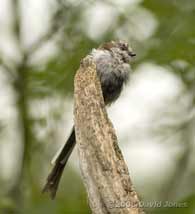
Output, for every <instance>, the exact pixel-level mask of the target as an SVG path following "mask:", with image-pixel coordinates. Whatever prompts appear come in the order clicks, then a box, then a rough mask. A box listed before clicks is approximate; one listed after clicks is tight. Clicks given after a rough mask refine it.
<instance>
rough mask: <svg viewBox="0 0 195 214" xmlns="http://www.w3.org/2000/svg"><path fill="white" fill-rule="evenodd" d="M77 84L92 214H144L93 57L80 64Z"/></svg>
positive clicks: (82, 156)
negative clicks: (113, 124)
mask: <svg viewBox="0 0 195 214" xmlns="http://www.w3.org/2000/svg"><path fill="white" fill-rule="evenodd" d="M74 84H75V86H74V87H75V108H74V117H75V132H76V141H77V144H78V153H79V159H80V168H81V172H82V179H83V181H84V184H85V187H86V190H87V194H88V199H89V205H90V208H91V210H92V213H94V214H105V213H117V214H119V213H131V214H138V213H139V214H140V213H144V212H143V211H142V209H140V208H139V199H138V196H137V193H136V192H135V190H134V189H133V186H132V183H131V180H130V177H129V172H128V168H127V166H126V164H125V162H124V159H123V156H122V153H121V151H120V149H119V147H118V144H117V137H116V134H115V131H114V128H113V126H112V123H111V122H110V120H109V118H108V116H107V113H106V109H105V105H104V100H103V96H102V91H101V85H100V82H99V79H98V77H97V74H96V66H95V63H94V62H93V60H92V58H91V57H90V56H88V57H86V58H85V59H84V60H83V61H82V62H81V66H80V68H79V70H78V71H77V74H76V76H75V83H74Z"/></svg>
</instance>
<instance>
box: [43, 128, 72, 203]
mask: <svg viewBox="0 0 195 214" xmlns="http://www.w3.org/2000/svg"><path fill="white" fill-rule="evenodd" d="M75 143H76V139H75V130H74V127H73V129H72V132H71V135H70V137H69V138H68V140H67V142H66V144H65V145H64V147H63V149H62V151H61V152H60V154H59V156H58V157H57V159H56V161H55V163H54V167H53V169H52V171H51V172H50V174H49V176H48V177H47V182H46V184H45V186H44V188H43V192H49V193H50V196H51V198H52V199H54V198H55V196H56V192H57V189H58V185H59V182H60V178H61V176H62V173H63V170H64V167H65V166H66V163H67V161H68V158H69V157H70V154H71V153H72V150H73V148H74V146H75Z"/></svg>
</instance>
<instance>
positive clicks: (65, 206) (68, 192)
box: [0, 0, 195, 214]
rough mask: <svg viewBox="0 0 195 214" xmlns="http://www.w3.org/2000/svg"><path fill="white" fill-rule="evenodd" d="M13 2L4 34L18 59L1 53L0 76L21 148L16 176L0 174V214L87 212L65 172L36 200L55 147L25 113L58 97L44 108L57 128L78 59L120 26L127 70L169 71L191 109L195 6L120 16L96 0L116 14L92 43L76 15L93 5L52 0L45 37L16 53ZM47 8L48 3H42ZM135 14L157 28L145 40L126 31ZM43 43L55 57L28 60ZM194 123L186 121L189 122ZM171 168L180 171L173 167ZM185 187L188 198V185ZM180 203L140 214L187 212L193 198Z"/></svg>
mask: <svg viewBox="0 0 195 214" xmlns="http://www.w3.org/2000/svg"><path fill="white" fill-rule="evenodd" d="M21 2H22V1H21ZM21 2H20V1H19V0H13V1H10V3H11V5H12V7H11V10H12V25H11V30H10V31H11V34H12V35H13V37H15V41H16V43H17V46H18V49H19V53H20V59H19V60H15V59H10V58H7V57H6V56H4V55H3V53H2V54H1V55H0V57H1V69H2V72H4V73H5V75H6V78H7V82H8V84H10V86H11V88H12V89H13V90H14V103H15V104H14V105H15V109H16V111H17V114H18V118H17V124H18V129H19V133H20V136H21V142H20V144H21V145H22V147H21V157H20V158H19V161H18V164H17V165H16V166H17V169H15V170H16V171H17V173H13V175H12V176H11V177H10V178H9V179H6V180H5V179H3V176H2V177H1V174H0V185H1V191H0V213H2V214H4V213H13V214H26V213H28V214H40V213H48V214H50V213H58V214H61V213H67V214H71V213H75V214H76V213H83V214H84V213H86V214H87V213H90V210H89V207H88V203H87V196H86V193H85V190H84V187H83V184H82V181H81V178H80V176H79V175H78V174H77V173H76V172H75V170H73V169H71V168H70V167H69V168H68V169H67V171H66V173H65V174H64V177H63V181H62V184H61V188H60V190H59V194H58V197H57V200H55V201H51V200H50V199H49V198H48V197H47V196H46V195H42V194H41V188H42V186H43V183H44V178H45V175H46V174H47V172H48V170H49V169H48V168H49V161H50V158H51V156H52V155H53V153H54V151H55V150H56V145H54V144H52V143H53V142H55V128H54V130H52V129H51V130H50V131H49V132H48V133H47V134H46V135H45V136H44V138H42V139H40V138H39V137H38V136H37V133H36V131H35V130H36V129H35V128H36V127H39V129H42V128H43V129H44V128H45V127H47V126H48V123H49V122H48V117H45V116H41V115H36V116H35V115H34V114H31V108H32V106H33V105H34V104H33V103H35V102H40V101H44V100H45V101H47V99H49V98H55V97H57V98H58V99H60V100H61V102H60V104H59V105H56V106H55V107H54V108H52V109H51V112H50V115H49V117H50V118H52V121H53V123H54V124H58V122H59V120H60V118H61V116H62V114H63V111H64V110H63V100H64V99H65V98H66V97H72V96H73V79H74V74H75V72H76V70H77V68H78V67H79V63H80V60H81V59H82V58H83V57H84V56H85V55H86V54H87V53H89V51H90V50H91V49H92V48H94V47H97V46H98V45H99V44H101V43H102V42H105V41H109V40H114V39H120V38H118V36H117V33H116V32H117V31H118V30H119V29H120V28H121V27H123V26H126V28H128V29H126V30H129V31H130V33H129V34H127V35H126V37H127V40H128V42H130V43H132V44H133V48H134V49H135V50H136V53H137V59H136V61H135V64H134V68H136V67H137V66H138V65H139V64H140V63H142V62H144V61H151V62H154V63H156V64H159V65H162V66H165V67H168V68H171V71H172V72H173V73H174V74H175V75H177V76H178V77H179V78H181V80H182V82H183V83H184V84H185V88H186V93H189V94H190V95H191V96H192V97H193V99H192V103H191V108H192V109H194V104H195V96H194V95H195V65H194V60H195V27H194V22H195V1H194V0H186V1H184V0H164V1H160V0H144V1H139V2H138V3H137V4H135V5H133V6H132V4H127V6H126V7H125V8H123V10H120V8H119V6H117V4H115V3H114V2H115V1H111V0H107V1H104V2H103V3H104V4H105V5H109V6H111V7H113V8H114V9H115V10H116V11H117V18H116V20H115V21H114V22H113V23H112V24H111V25H110V26H109V28H108V29H107V31H106V33H104V34H103V35H102V36H101V37H100V38H98V39H92V38H91V37H90V36H89V35H88V33H87V32H85V31H84V30H83V28H82V27H81V26H82V25H83V23H82V20H83V13H84V11H85V10H86V9H87V8H88V7H89V6H90V5H92V4H95V2H96V1H93V0H90V1H78V2H77V3H75V2H74V1H65V0H64V1H57V3H56V4H55V7H54V8H52V9H51V11H52V12H51V14H52V15H51V20H50V26H49V29H47V30H46V31H48V32H46V35H43V37H42V36H41V37H40V38H41V39H40V40H37V42H35V44H32V46H30V47H28V48H26V47H24V46H23V42H22V33H21V32H22V30H21V29H22V18H24V17H22V16H21V12H22V11H21V9H20V4H21ZM100 2H101V1H100ZM130 2H131V1H130ZM50 3H51V2H50V1H48V4H50ZM137 9H144V10H145V11H148V12H150V13H151V14H152V15H153V16H154V17H155V19H156V22H157V24H158V25H157V29H156V30H155V32H154V33H153V34H152V35H151V36H149V38H147V39H145V40H138V39H137V38H136V34H134V32H133V31H131V29H133V28H132V21H133V25H134V28H139V26H137V25H136V20H134V16H133V14H134V13H136V11H137ZM89 18H90V17H89ZM105 18H106V17H105ZM84 25H85V23H84ZM51 41H53V42H54V43H55V45H56V47H57V51H56V53H55V54H54V55H53V56H52V57H48V58H47V57H45V59H44V60H43V61H41V62H40V61H38V62H36V60H35V61H33V59H34V56H35V54H36V53H37V52H38V51H39V50H40V49H41V48H43V47H44V46H45V45H46V44H47V43H48V42H51ZM176 60H182V62H185V65H186V66H185V68H183V69H181V67H179V66H177V64H176V63H174V62H175V61H176ZM35 108H36V107H35ZM194 120H195V119H194V118H193V121H190V122H189V123H190V124H191V123H193V124H194ZM0 122H1V124H2V125H1V126H0V128H1V129H0V131H1V132H2V133H3V130H4V129H9V124H8V125H7V126H5V127H4V125H3V124H4V123H3V121H0ZM188 125H189V124H187V126H188ZM54 127H55V125H54ZM193 127H194V126H193ZM0 137H1V136H0ZM193 143H194V141H193ZM7 158H9V157H7ZM178 170H179V171H181V168H178ZM192 188H193V192H194V194H195V191H194V190H195V189H194V186H192ZM141 194H142V193H140V195H141ZM165 200H166V199H165ZM183 201H185V202H187V204H188V207H187V208H170V209H166V210H165V209H162V208H161V209H158V208H156V209H149V210H148V213H162V214H164V213H178V214H179V213H186V214H192V213H195V196H194V195H189V196H188V197H187V198H184V199H183ZM184 209H185V210H184Z"/></svg>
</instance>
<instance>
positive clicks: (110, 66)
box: [43, 41, 136, 199]
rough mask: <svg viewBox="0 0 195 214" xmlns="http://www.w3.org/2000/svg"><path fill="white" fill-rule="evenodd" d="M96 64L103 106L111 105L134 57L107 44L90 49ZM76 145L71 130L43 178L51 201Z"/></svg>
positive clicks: (122, 46)
mask: <svg viewBox="0 0 195 214" xmlns="http://www.w3.org/2000/svg"><path fill="white" fill-rule="evenodd" d="M89 56H91V57H92V59H93V61H94V62H95V64H96V72H97V76H98V77H99V80H100V84H101V89H102V94H103V98H104V103H105V105H106V106H109V105H111V104H112V103H113V102H114V101H115V100H117V98H118V97H119V96H120V94H121V91H122V89H123V86H124V84H125V83H127V81H128V79H129V77H130V74H131V71H132V69H131V65H130V63H131V61H132V58H134V57H135V56H136V54H135V53H134V52H133V51H132V49H131V47H130V46H129V45H128V43H127V42H124V41H110V42H106V43H104V44H102V45H100V46H99V47H98V48H97V49H92V51H91V52H90V53H89ZM75 144H76V138H75V129H74V126H73V128H72V131H71V134H70V136H69V138H68V139H67V141H66V143H65V145H64V147H63V148H62V150H61V152H60V154H59V155H58V157H57V158H56V160H55V162H54V167H53V168H52V170H51V172H50V173H49V175H48V177H47V181H46V184H45V186H44V188H43V192H49V193H50V197H51V199H54V198H55V196H56V192H57V189H58V186H59V182H60V179H61V176H62V173H63V171H64V168H65V166H66V163H67V161H68V159H69V157H70V155H71V153H72V151H73V149H74V146H75Z"/></svg>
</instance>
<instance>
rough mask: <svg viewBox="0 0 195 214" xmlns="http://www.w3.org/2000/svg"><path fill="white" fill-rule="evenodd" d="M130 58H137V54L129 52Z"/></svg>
mask: <svg viewBox="0 0 195 214" xmlns="http://www.w3.org/2000/svg"><path fill="white" fill-rule="evenodd" d="M128 54H129V56H131V57H135V56H136V54H135V53H133V52H132V51H129V53H128Z"/></svg>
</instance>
